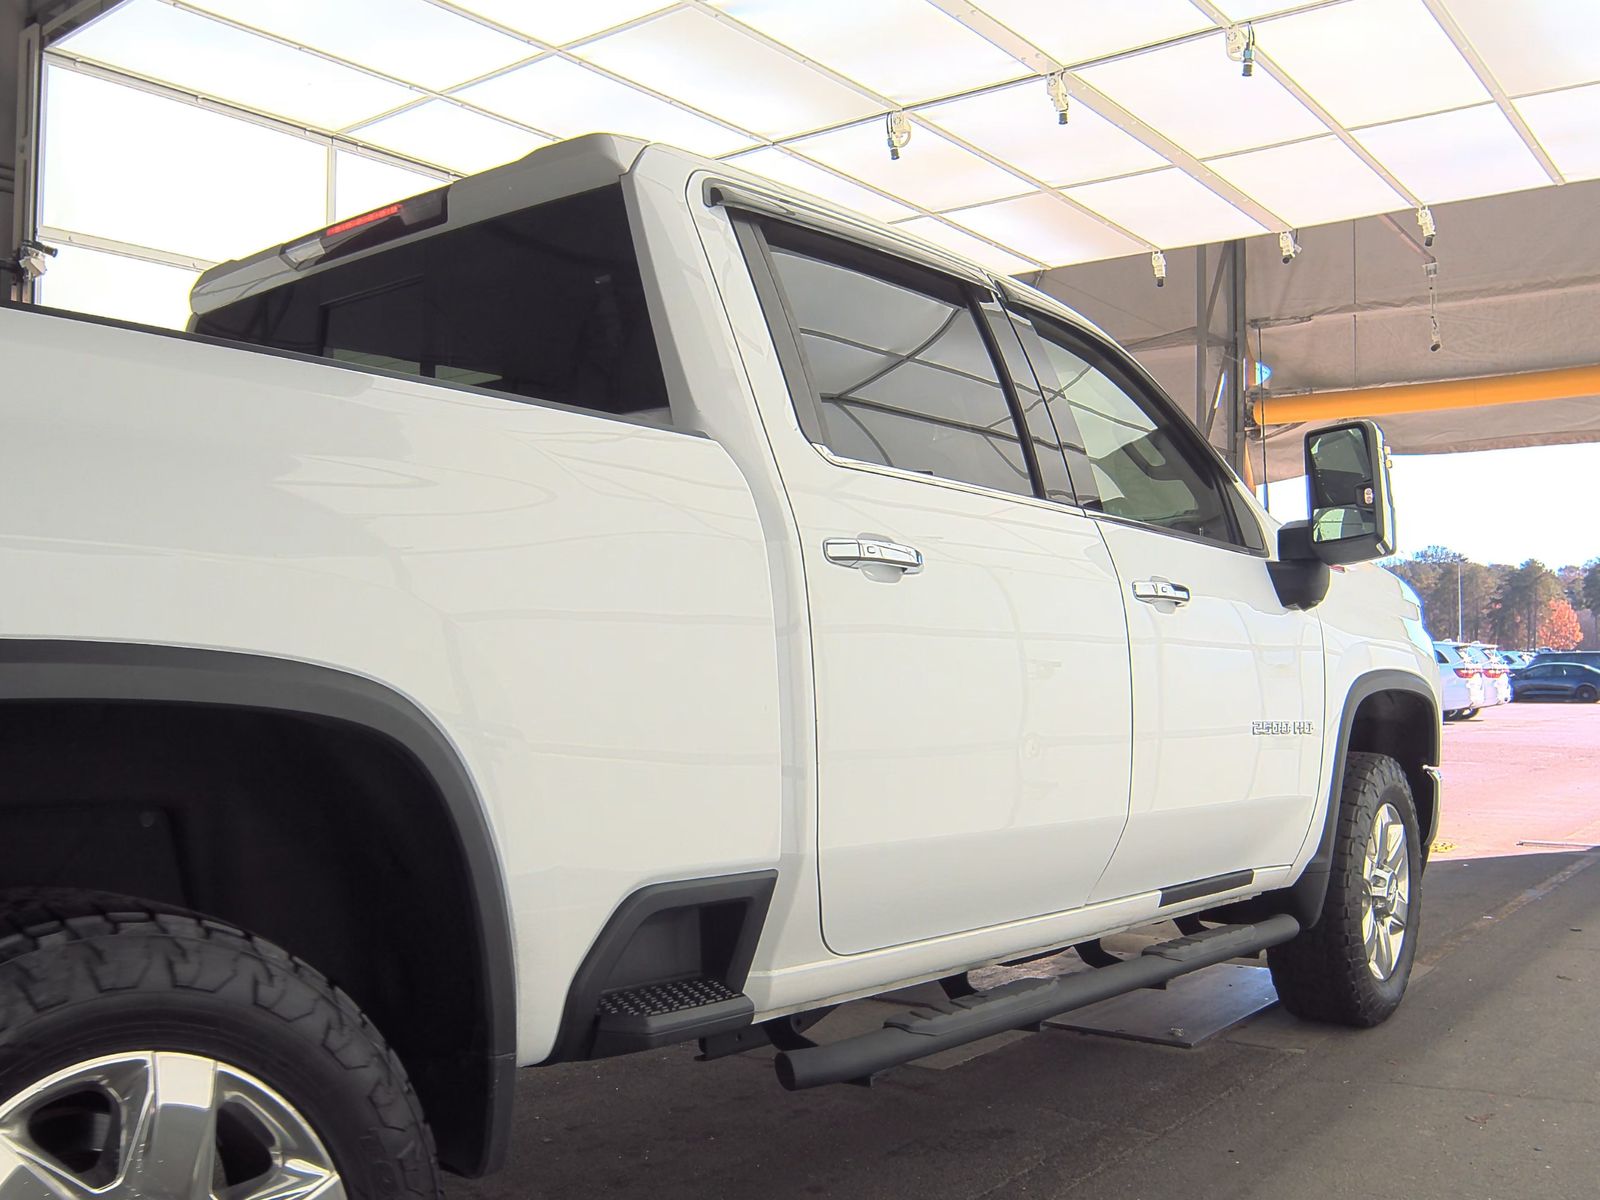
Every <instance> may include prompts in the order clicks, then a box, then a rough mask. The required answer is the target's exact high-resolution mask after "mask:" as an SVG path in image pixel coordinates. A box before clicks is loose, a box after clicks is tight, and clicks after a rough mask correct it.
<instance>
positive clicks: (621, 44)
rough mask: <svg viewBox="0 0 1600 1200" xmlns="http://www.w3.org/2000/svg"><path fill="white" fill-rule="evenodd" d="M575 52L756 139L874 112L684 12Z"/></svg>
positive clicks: (702, 16)
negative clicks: (743, 130)
mask: <svg viewBox="0 0 1600 1200" xmlns="http://www.w3.org/2000/svg"><path fill="white" fill-rule="evenodd" d="M578 53H579V54H580V55H582V56H583V57H584V58H586V59H588V60H589V61H590V62H593V63H598V64H599V65H600V66H602V67H605V68H606V69H607V70H608V71H613V72H615V73H616V74H618V75H621V76H622V77H624V78H625V79H629V80H633V81H636V82H638V83H640V84H642V85H644V86H645V87H648V88H653V89H655V90H656V91H657V92H660V93H661V94H662V95H664V96H671V97H673V98H674V99H676V100H681V101H683V102H684V103H685V104H690V105H693V106H694V107H695V108H698V109H699V110H700V111H702V112H706V113H711V114H714V115H717V116H721V117H725V118H727V119H728V120H729V121H731V122H733V123H734V124H736V125H738V126H739V127H740V128H741V129H750V130H754V131H755V132H756V133H758V134H761V135H762V136H764V137H786V136H788V135H790V134H794V133H804V132H805V131H807V130H811V129H821V128H824V127H825V126H829V125H838V124H842V123H843V122H845V121H853V120H856V119H857V118H860V117H864V116H868V115H870V114H871V113H874V112H878V111H881V110H882V106H881V105H879V104H876V103H874V102H873V101H871V100H869V99H867V98H866V97H864V96H862V95H861V94H860V93H859V92H856V91H854V90H852V89H850V88H847V87H844V86H843V85H842V84H838V83H835V82H834V81H833V80H831V79H829V78H828V77H827V76H826V75H824V74H822V73H821V72H820V71H816V70H814V69H813V68H811V67H808V66H806V64H805V63H803V62H799V61H797V60H796V59H793V58H790V57H789V56H788V55H786V54H783V53H782V52H780V51H778V50H774V49H772V48H771V47H770V46H768V45H766V44H765V43H763V42H761V41H759V40H757V39H756V38H754V37H752V36H750V35H749V34H748V33H743V32H741V31H740V30H739V29H737V28H735V27H734V26H733V25H730V24H729V23H728V22H726V21H719V20H718V19H717V18H716V17H713V16H709V15H708V14H706V13H703V12H695V11H693V10H689V9H685V10H683V11H680V12H674V13H668V14H667V15H666V16H663V17H658V18H656V19H655V20H653V21H650V22H647V23H646V24H644V25H639V26H636V27H634V28H632V29H628V30H624V31H623V32H621V33H614V34H609V35H607V36H606V37H603V38H599V39H597V40H595V41H592V42H589V43H587V44H585V45H584V46H583V47H582V49H580V50H579V51H578Z"/></svg>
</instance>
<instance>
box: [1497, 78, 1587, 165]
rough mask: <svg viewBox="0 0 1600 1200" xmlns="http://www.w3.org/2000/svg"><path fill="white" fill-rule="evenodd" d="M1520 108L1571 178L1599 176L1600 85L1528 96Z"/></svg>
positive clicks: (1518, 102)
mask: <svg viewBox="0 0 1600 1200" xmlns="http://www.w3.org/2000/svg"><path fill="white" fill-rule="evenodd" d="M1517 109H1518V110H1519V111H1520V112H1521V113H1522V118H1523V120H1525V121H1527V122H1528V128H1530V129H1532V130H1533V136H1534V137H1536V138H1538V139H1539V144H1540V145H1542V146H1543V147H1544V148H1545V150H1546V151H1548V152H1549V154H1550V157H1551V158H1552V159H1554V160H1555V164H1556V168H1557V169H1558V170H1559V171H1560V172H1561V173H1562V174H1563V175H1565V176H1566V177H1567V179H1568V180H1569V181H1570V180H1575V179H1597V178H1600V84H1594V85H1591V86H1590V87H1582V88H1572V89H1571V90H1569V91H1565V92H1551V93H1550V94H1549V95H1547V96H1529V97H1527V98H1526V99H1523V100H1518V101H1517Z"/></svg>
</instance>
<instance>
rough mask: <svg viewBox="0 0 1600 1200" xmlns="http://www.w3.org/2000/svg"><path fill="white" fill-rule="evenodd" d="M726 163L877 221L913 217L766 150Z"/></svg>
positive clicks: (809, 166) (826, 173) (828, 173)
mask: <svg viewBox="0 0 1600 1200" xmlns="http://www.w3.org/2000/svg"><path fill="white" fill-rule="evenodd" d="M727 161H728V162H729V163H731V164H733V165H734V166H736V167H740V168H742V169H743V170H746V171H750V172H752V173H753V174H756V175H761V176H764V177H765V178H767V179H772V180H776V181H777V182H778V183H782V184H786V185H788V186H789V187H793V188H799V189H800V190H801V191H802V192H809V193H811V195H813V196H820V197H821V198H822V199H824V200H831V201H833V203H835V204H838V205H842V206H843V207H845V208H848V209H850V210H851V211H852V212H858V213H863V214H864V215H866V216H869V217H876V218H877V219H878V220H880V221H896V220H901V219H903V218H905V217H909V216H912V215H913V210H912V209H909V208H907V207H906V206H905V205H904V204H896V203H895V202H894V201H893V200H886V199H884V198H883V197H882V196H880V195H878V194H877V193H876V192H873V191H869V190H868V189H866V188H864V187H862V186H861V185H860V184H857V183H849V182H847V181H846V180H843V179H840V178H839V177H838V176H837V175H835V174H833V173H832V172H831V171H824V170H823V169H822V168H821V167H818V166H813V165H812V164H811V163H808V162H803V161H802V160H800V159H798V158H796V157H795V156H794V155H792V154H786V153H784V152H783V151H782V150H778V149H774V148H773V147H770V146H764V147H762V148H761V149H760V150H752V151H751V152H750V153H749V154H740V155H736V156H735V157H733V158H730V159H728V160H727Z"/></svg>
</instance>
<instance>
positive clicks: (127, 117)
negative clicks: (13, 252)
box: [43, 67, 328, 261]
mask: <svg viewBox="0 0 1600 1200" xmlns="http://www.w3.org/2000/svg"><path fill="white" fill-rule="evenodd" d="M44 135H45V136H44V180H43V182H44V196H43V223H44V224H47V225H57V226H60V227H62V228H66V229H72V230H76V231H78V232H80V233H92V234H98V235H99V236H101V237H107V238H115V239H117V240H119V241H125V242H133V243H135V244H137V245H142V246H150V247H153V248H155V249H158V250H171V251H174V252H176V253H179V254H188V255H192V256H194V257H196V258H204V259H211V260H213V261H220V260H222V259H228V258H235V257H238V256H241V255H245V254H250V253H252V252H254V251H256V250H260V249H261V248H262V247H264V246H269V245H272V244H274V243H278V242H282V241H286V240H287V239H289V238H291V237H293V236H295V235H296V234H298V233H304V232H305V231H306V230H308V229H313V228H316V227H317V226H319V225H322V224H324V220H323V214H324V211H325V208H326V205H327V186H328V185H327V152H326V150H324V148H323V147H322V146H320V145H318V144H316V143H315V142H310V141H307V140H305V139H304V138H297V137H293V136H291V135H289V134H284V133H277V132H275V131H273V130H270V129H264V128H262V127H261V126H259V125H254V124H251V123H250V122H248V121H240V120H236V119H234V118H232V117H225V116H221V115H219V114H217V113H214V112H207V111H205V110H204V109H200V108H196V107H195V106H193V105H190V104H182V103H179V102H178V101H175V100H163V99H160V98H159V97H156V96H151V95H148V94H147V93H144V92H140V91H136V90H134V89H133V88H129V87H123V86H121V85H119V84H114V83H107V82H105V81H103V80H99V79H93V78H90V77H89V76H87V75H82V74H79V73H78V72H76V71H72V70H70V69H68V68H64V67H51V68H50V69H49V70H48V71H47V72H46V75H45V125H44Z"/></svg>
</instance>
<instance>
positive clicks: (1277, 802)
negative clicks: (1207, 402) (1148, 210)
mask: <svg viewBox="0 0 1600 1200" xmlns="http://www.w3.org/2000/svg"><path fill="white" fill-rule="evenodd" d="M1032 332H1033V334H1034V335H1036V336H1033V337H1028V338H1025V340H1026V341H1027V344H1028V347H1029V351H1030V357H1031V358H1032V359H1033V360H1034V361H1035V363H1036V364H1037V365H1038V370H1039V373H1040V375H1041V384H1042V386H1043V387H1044V388H1045V390H1046V395H1047V396H1048V397H1049V398H1050V407H1051V411H1052V413H1053V414H1054V415H1055V417H1056V422H1057V425H1058V427H1059V428H1061V429H1062V430H1063V431H1065V432H1064V434H1063V436H1064V440H1066V441H1067V442H1068V444H1069V451H1068V462H1069V465H1070V466H1071V468H1072V478H1073V483H1074V486H1075V488H1076V490H1077V491H1078V494H1079V497H1080V499H1081V500H1082V501H1083V503H1084V504H1085V506H1086V508H1088V509H1089V510H1091V511H1092V512H1093V513H1094V514H1095V516H1094V520H1095V522H1096V523H1097V524H1098V525H1099V527H1100V531H1101V533H1102V535H1103V536H1104V537H1105V540H1106V544H1107V546H1108V547H1109V548H1110V550H1111V557H1112V560H1113V561H1114V562H1115V564H1116V568H1117V574H1118V576H1119V579H1120V585H1121V591H1122V601H1123V604H1124V606H1125V607H1126V610H1127V619H1128V636H1129V644H1130V649H1131V653H1132V661H1133V728H1134V752H1133V788H1132V799H1131V802H1130V808H1129V817H1128V828H1127V832H1126V834H1125V835H1124V836H1123V838H1122V841H1121V843H1120V845H1119V846H1118V847H1117V851H1116V854H1115V856H1114V857H1113V859H1112V862H1111V865H1110V867H1109V869H1108V870H1107V871H1106V874H1105V876H1104V877H1103V878H1102V879H1101V881H1100V883H1099V885H1098V886H1097V887H1096V888H1095V890H1094V893H1093V895H1092V896H1091V899H1093V900H1110V899H1114V898H1117V897H1120V896H1129V895H1134V894H1138V893H1142V892H1149V891H1156V890H1161V889H1168V888H1174V887H1180V886H1182V885H1187V884H1193V883H1199V882H1201V881H1207V880H1210V883H1211V886H1215V887H1217V888H1218V889H1219V890H1222V889H1223V888H1224V886H1225V883H1224V880H1223V879H1222V878H1220V877H1225V876H1233V877H1235V878H1234V880H1233V883H1232V886H1240V881H1238V879H1237V875H1238V873H1239V872H1241V871H1243V870H1248V869H1259V868H1263V867H1270V866H1282V865H1287V864H1289V863H1291V862H1292V861H1293V860H1294V858H1295V855H1296V854H1297V853H1298V851H1299V849H1300V846H1301V844H1302V842H1303V839H1304V837H1305V833H1306V830H1307V829H1308V828H1309V825H1310V822H1311V821H1312V819H1313V817H1314V814H1315V812H1316V810H1317V807H1318V800H1319V798H1318V796H1317V786H1318V779H1319V777H1320V774H1321V767H1322V745H1323V728H1322V721H1323V708H1324V698H1323V654H1322V626H1321V622H1320V621H1319V620H1318V618H1317V617H1316V616H1315V615H1314V614H1312V613H1308V612H1303V611H1300V610H1295V609H1287V608H1285V607H1284V606H1283V604H1281V603H1280V602H1279V600H1278V597H1277V594H1276V592H1275V591H1274V589H1273V586H1272V581H1271V577H1270V575H1269V574H1268V571H1267V564H1266V551H1265V542H1264V540H1263V536H1262V531H1261V528H1260V525H1259V523H1258V522H1257V521H1256V518H1255V516H1254V515H1253V514H1252V513H1251V512H1250V511H1249V506H1248V504H1247V503H1246V502H1245V500H1244V499H1243V497H1242V496H1241V495H1239V494H1238V493H1237V492H1236V491H1235V490H1234V489H1235V488H1236V487H1237V484H1236V483H1235V482H1234V480H1233V479H1232V478H1231V476H1230V475H1229V473H1228V472H1227V471H1226V469H1225V468H1224V467H1223V466H1222V465H1221V464H1220V463H1219V462H1218V461H1217V460H1216V459H1215V456H1214V455H1212V454H1211V453H1210V452H1209V450H1208V449H1207V448H1206V447H1205V446H1204V444H1203V443H1202V442H1201V440H1200V438H1199V436H1198V435H1197V433H1196V431H1195V430H1194V429H1193V427H1192V426H1190V425H1189V424H1188V423H1187V422H1186V421H1185V420H1184V419H1183V418H1182V417H1180V416H1179V415H1177V413H1175V412H1174V411H1172V409H1171V406H1170V405H1169V404H1168V403H1167V402H1166V401H1165V399H1164V397H1162V396H1160V395H1159V393H1158V392H1157V391H1156V389H1155V388H1154V385H1152V384H1151V383H1150V382H1149V380H1148V379H1147V378H1146V377H1145V376H1143V374H1142V373H1141V372H1139V371H1138V370H1137V369H1136V368H1134V367H1133V366H1132V365H1131V363H1129V362H1128V361H1127V360H1126V359H1125V358H1124V357H1123V355H1122V354H1121V352H1120V351H1118V350H1116V348H1115V347H1113V346H1111V345H1109V344H1108V343H1106V342H1104V341H1103V340H1102V339H1100V338H1098V337H1096V336H1095V335H1093V334H1092V333H1090V332H1089V331H1087V330H1083V329H1078V328H1074V327H1072V326H1069V325H1067V324H1066V323H1064V322H1055V321H1051V320H1050V319H1048V318H1044V317H1037V318H1035V319H1034V321H1033V331H1032ZM1205 886H1206V885H1205V884H1204V883H1202V886H1201V889H1200V892H1199V893H1198V894H1204V887H1205ZM1178 894H1180V895H1181V894H1183V893H1178Z"/></svg>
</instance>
